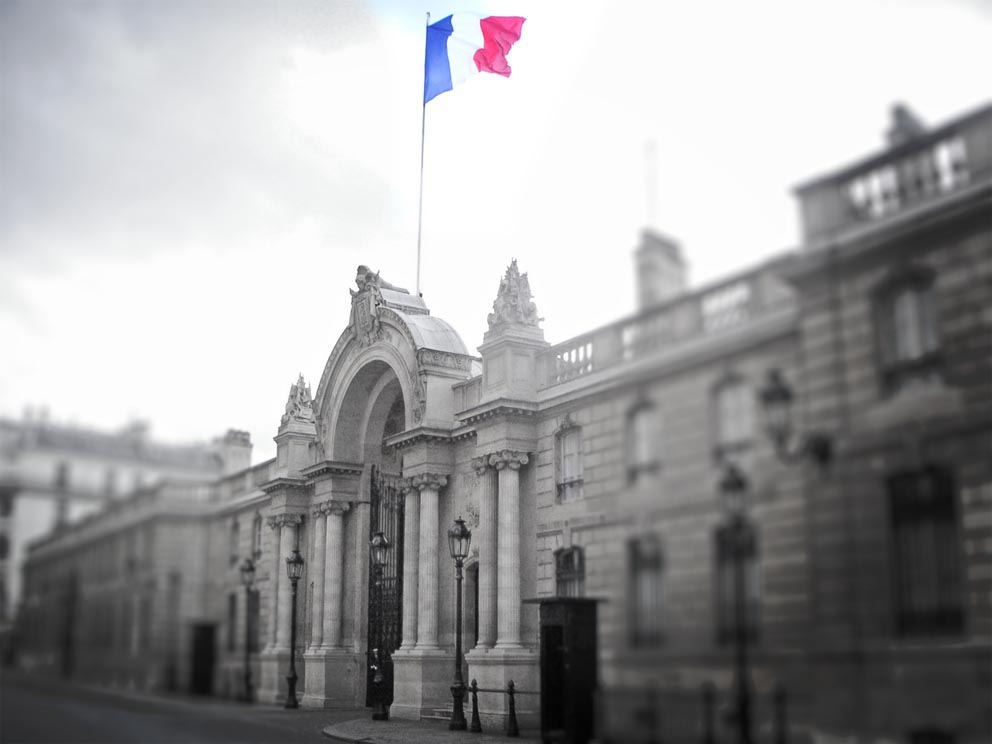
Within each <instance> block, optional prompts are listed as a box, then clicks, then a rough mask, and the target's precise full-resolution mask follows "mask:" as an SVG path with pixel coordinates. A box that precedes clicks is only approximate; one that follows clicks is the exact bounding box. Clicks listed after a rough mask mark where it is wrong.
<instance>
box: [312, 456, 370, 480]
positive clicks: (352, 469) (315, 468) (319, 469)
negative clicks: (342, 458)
mask: <svg viewBox="0 0 992 744" xmlns="http://www.w3.org/2000/svg"><path fill="white" fill-rule="evenodd" d="M300 472H301V473H302V474H303V476H304V477H305V478H306V479H307V480H313V479H315V478H317V477H319V476H322V475H354V476H360V475H361V474H362V466H361V465H360V464H358V463H354V462H338V461H335V460H324V461H322V462H318V463H317V464H315V465H311V466H310V467H308V468H304V469H303V470H301V471H300Z"/></svg>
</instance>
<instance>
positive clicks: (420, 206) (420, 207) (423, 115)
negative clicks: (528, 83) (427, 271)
mask: <svg viewBox="0 0 992 744" xmlns="http://www.w3.org/2000/svg"><path fill="white" fill-rule="evenodd" d="M430 25H431V14H430V13H429V12H428V13H427V24H426V25H425V27H424V28H425V30H424V87H425V88H426V86H427V30H426V29H427V27H428V26H430ZM426 123H427V102H426V101H424V102H423V104H422V105H421V109H420V195H419V197H418V200H417V297H420V231H421V228H422V225H423V222H424V129H425V125H426Z"/></svg>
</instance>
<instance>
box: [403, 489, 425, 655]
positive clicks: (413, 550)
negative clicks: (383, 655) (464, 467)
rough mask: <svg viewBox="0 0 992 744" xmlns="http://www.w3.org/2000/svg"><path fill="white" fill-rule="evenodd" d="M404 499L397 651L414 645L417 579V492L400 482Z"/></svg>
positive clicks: (418, 492)
mask: <svg viewBox="0 0 992 744" xmlns="http://www.w3.org/2000/svg"><path fill="white" fill-rule="evenodd" d="M403 494H404V496H405V498H406V505H405V507H404V516H403V642H402V643H401V644H400V648H402V649H405V650H410V649H412V648H413V647H414V646H416V645H417V613H418V612H419V605H418V603H417V588H418V587H417V582H418V580H419V576H420V491H418V490H417V489H416V488H415V487H414V486H413V485H412V484H411V483H410V481H409V479H407V480H405V481H404V483H403Z"/></svg>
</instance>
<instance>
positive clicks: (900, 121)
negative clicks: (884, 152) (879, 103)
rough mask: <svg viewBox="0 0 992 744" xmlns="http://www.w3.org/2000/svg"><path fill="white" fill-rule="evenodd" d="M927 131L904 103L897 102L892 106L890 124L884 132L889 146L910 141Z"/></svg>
mask: <svg viewBox="0 0 992 744" xmlns="http://www.w3.org/2000/svg"><path fill="white" fill-rule="evenodd" d="M926 131H927V128H926V125H924V123H923V120H922V119H920V117H918V116H917V115H916V114H914V113H913V112H912V111H910V109H909V107H908V106H907V105H906V104H904V103H897V104H895V105H893V107H892V125H891V126H890V127H889V131H888V132H886V133H885V136H886V138H887V139H888V140H889V147H898V146H899V145H904V144H906V143H907V142H911V141H912V140H914V139H916V138H917V137H920V136H922V135H923V134H925V133H926Z"/></svg>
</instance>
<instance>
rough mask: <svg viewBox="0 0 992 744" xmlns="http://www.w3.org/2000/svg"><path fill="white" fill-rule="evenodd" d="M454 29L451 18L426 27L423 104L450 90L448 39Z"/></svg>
mask: <svg viewBox="0 0 992 744" xmlns="http://www.w3.org/2000/svg"><path fill="white" fill-rule="evenodd" d="M453 30H454V29H453V28H452V26H451V16H450V15H449V16H448V17H447V18H442V19H441V20H440V21H438V22H437V23H432V24H431V25H430V26H428V27H427V53H426V55H425V56H424V103H425V104H426V103H427V102H428V101H429V100H431V99H432V98H434V97H435V96H439V95H441V94H442V93H447V92H448V91H449V90H451V88H452V85H451V66H450V65H449V64H448V37H449V36H451V32H452V31H453Z"/></svg>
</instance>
